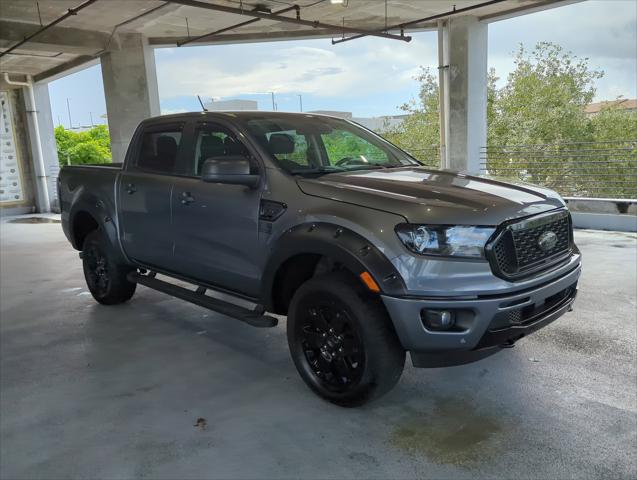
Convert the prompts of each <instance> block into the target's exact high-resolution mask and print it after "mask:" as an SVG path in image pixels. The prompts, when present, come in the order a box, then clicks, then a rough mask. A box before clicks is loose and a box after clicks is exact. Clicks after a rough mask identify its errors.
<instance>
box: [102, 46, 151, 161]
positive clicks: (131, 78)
mask: <svg viewBox="0 0 637 480" xmlns="http://www.w3.org/2000/svg"><path fill="white" fill-rule="evenodd" d="M118 38H119V49H118V50H112V51H109V52H107V53H105V54H103V55H102V56H101V58H100V61H101V64H102V79H103V81H104V96H105V98H106V113H107V116H108V129H109V132H110V136H111V150H112V152H113V162H115V163H117V162H123V161H124V156H125V155H126V149H127V148H128V144H129V143H130V140H131V138H132V136H133V133H134V132H135V128H137V125H138V124H139V122H141V121H142V120H144V119H146V118H148V117H153V116H157V115H159V114H160V110H159V93H158V88H157V74H156V71H155V56H154V53H153V49H152V48H151V47H150V46H149V45H148V42H147V40H146V39H145V38H144V37H143V36H142V35H141V34H138V33H130V34H120V35H119V36H118Z"/></svg>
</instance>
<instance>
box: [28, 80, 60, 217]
mask: <svg viewBox="0 0 637 480" xmlns="http://www.w3.org/2000/svg"><path fill="white" fill-rule="evenodd" d="M33 96H34V97H35V108H36V110H37V118H38V126H39V128H40V147H41V148H42V158H43V159H44V175H45V177H46V185H47V190H48V197H49V203H50V208H51V210H52V211H54V212H59V211H60V202H59V199H58V198H57V178H58V175H59V173H60V163H59V161H58V149H57V144H56V142H55V131H54V129H55V125H54V124H53V115H52V113H51V98H50V97H49V84H48V83H34V84H33ZM31 138H33V136H31Z"/></svg>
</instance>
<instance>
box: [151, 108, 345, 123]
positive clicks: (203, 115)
mask: <svg viewBox="0 0 637 480" xmlns="http://www.w3.org/2000/svg"><path fill="white" fill-rule="evenodd" d="M277 117H280V118H288V119H289V118H293V117H298V118H333V119H335V120H344V119H343V118H341V117H335V116H333V115H325V114H322V113H300V112H268V111H260V110H236V111H233V110H224V111H215V112H183V113H174V114H170V115H160V116H157V117H151V118H147V119H145V120H144V121H143V122H142V123H144V124H146V123H156V122H165V121H167V120H168V121H170V120H191V119H193V118H194V119H207V118H210V119H213V118H226V119H228V118H235V119H240V120H252V119H257V118H277Z"/></svg>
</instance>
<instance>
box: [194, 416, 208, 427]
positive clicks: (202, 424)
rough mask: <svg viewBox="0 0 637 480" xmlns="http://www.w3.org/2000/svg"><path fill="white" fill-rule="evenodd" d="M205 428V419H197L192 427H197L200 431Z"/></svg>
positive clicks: (206, 424)
mask: <svg viewBox="0 0 637 480" xmlns="http://www.w3.org/2000/svg"><path fill="white" fill-rule="evenodd" d="M207 426H208V422H207V421H206V419H205V418H201V417H199V418H198V419H197V421H196V422H195V424H194V425H193V427H197V428H199V429H201V430H205V429H206V427H207Z"/></svg>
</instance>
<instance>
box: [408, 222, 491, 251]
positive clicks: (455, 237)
mask: <svg viewBox="0 0 637 480" xmlns="http://www.w3.org/2000/svg"><path fill="white" fill-rule="evenodd" d="M493 232H495V228H494V227H473V226H462V225H458V226H450V225H414V224H410V223H401V224H400V225H397V226H396V233H397V234H398V237H399V238H400V240H401V241H402V242H403V243H404V244H405V246H406V247H407V248H408V249H409V250H411V251H412V252H415V253H419V254H422V255H439V256H445V257H448V256H450V257H468V258H484V246H485V244H486V243H487V241H488V240H489V237H491V235H493Z"/></svg>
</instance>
